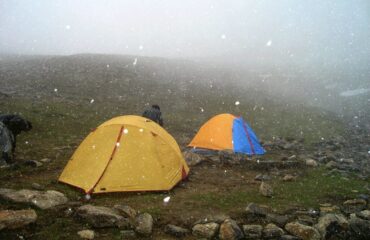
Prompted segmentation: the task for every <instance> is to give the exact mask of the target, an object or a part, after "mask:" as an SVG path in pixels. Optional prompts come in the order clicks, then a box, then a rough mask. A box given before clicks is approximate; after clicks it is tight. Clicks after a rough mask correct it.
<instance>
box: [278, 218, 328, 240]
mask: <svg viewBox="0 0 370 240" xmlns="http://www.w3.org/2000/svg"><path fill="white" fill-rule="evenodd" d="M285 230H287V231H288V232H289V233H290V234H292V235H294V236H297V237H300V238H301V239H303V240H320V239H321V236H320V233H319V231H317V229H315V228H313V227H310V226H307V225H303V224H300V223H298V222H291V223H287V224H286V225H285Z"/></svg>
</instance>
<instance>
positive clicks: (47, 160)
mask: <svg viewBox="0 0 370 240" xmlns="http://www.w3.org/2000/svg"><path fill="white" fill-rule="evenodd" d="M40 162H42V163H49V162H51V159H50V158H43V159H41V160H40Z"/></svg>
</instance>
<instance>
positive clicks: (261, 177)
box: [254, 174, 271, 181]
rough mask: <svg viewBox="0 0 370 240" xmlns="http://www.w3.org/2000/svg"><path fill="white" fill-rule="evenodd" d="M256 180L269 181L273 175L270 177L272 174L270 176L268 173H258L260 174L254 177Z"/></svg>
mask: <svg viewBox="0 0 370 240" xmlns="http://www.w3.org/2000/svg"><path fill="white" fill-rule="evenodd" d="M254 180H256V181H269V180H271V177H270V176H268V175H263V174H258V175H257V176H256V177H255V178H254Z"/></svg>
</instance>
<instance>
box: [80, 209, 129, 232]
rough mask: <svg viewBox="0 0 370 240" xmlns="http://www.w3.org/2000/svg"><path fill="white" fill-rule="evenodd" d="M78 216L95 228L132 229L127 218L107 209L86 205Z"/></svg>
mask: <svg viewBox="0 0 370 240" xmlns="http://www.w3.org/2000/svg"><path fill="white" fill-rule="evenodd" d="M77 215H78V216H79V217H80V218H81V219H82V220H84V221H85V222H87V223H88V224H90V225H91V226H93V227H95V228H104V227H119V228H129V227H130V222H129V220H128V219H127V218H124V217H122V216H121V215H119V213H118V211H117V210H113V209H111V208H107V207H102V206H93V205H84V206H81V207H79V208H78V209H77Z"/></svg>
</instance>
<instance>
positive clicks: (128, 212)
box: [113, 204, 137, 219]
mask: <svg viewBox="0 0 370 240" xmlns="http://www.w3.org/2000/svg"><path fill="white" fill-rule="evenodd" d="M113 209H116V210H117V211H118V213H119V214H120V215H122V216H123V217H126V218H130V219H135V218H136V215H137V212H136V210H135V209H133V208H132V207H130V206H127V205H121V204H117V205H114V206H113Z"/></svg>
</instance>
